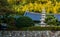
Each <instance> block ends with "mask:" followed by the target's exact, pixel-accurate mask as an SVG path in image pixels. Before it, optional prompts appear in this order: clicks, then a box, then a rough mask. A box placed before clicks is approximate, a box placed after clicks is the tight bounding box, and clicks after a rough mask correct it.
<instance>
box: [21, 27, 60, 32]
mask: <svg viewBox="0 0 60 37" xmlns="http://www.w3.org/2000/svg"><path fill="white" fill-rule="evenodd" d="M20 30H25V31H27V30H29V31H37V30H38V31H43V30H60V26H49V27H41V26H32V27H25V28H21V29H20Z"/></svg>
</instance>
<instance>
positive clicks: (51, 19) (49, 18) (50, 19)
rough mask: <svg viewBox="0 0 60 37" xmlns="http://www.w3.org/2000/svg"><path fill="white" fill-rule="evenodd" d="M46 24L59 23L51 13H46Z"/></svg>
mask: <svg viewBox="0 0 60 37" xmlns="http://www.w3.org/2000/svg"><path fill="white" fill-rule="evenodd" d="M45 20H46V21H45V22H46V23H47V25H58V24H59V21H58V20H57V19H56V18H55V17H54V15H53V14H51V15H47V17H46V19H45Z"/></svg>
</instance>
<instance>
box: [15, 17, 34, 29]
mask: <svg viewBox="0 0 60 37" xmlns="http://www.w3.org/2000/svg"><path fill="white" fill-rule="evenodd" d="M30 26H34V23H33V21H32V19H30V18H29V17H25V16H22V17H20V18H18V19H17V20H16V27H17V28H22V27H30Z"/></svg>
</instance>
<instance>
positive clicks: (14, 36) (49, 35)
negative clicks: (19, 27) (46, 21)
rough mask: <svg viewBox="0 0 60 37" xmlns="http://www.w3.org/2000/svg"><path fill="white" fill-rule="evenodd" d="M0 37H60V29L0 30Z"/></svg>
mask: <svg viewBox="0 0 60 37" xmlns="http://www.w3.org/2000/svg"><path fill="white" fill-rule="evenodd" d="M0 37H60V31H55V32H51V31H0Z"/></svg>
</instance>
